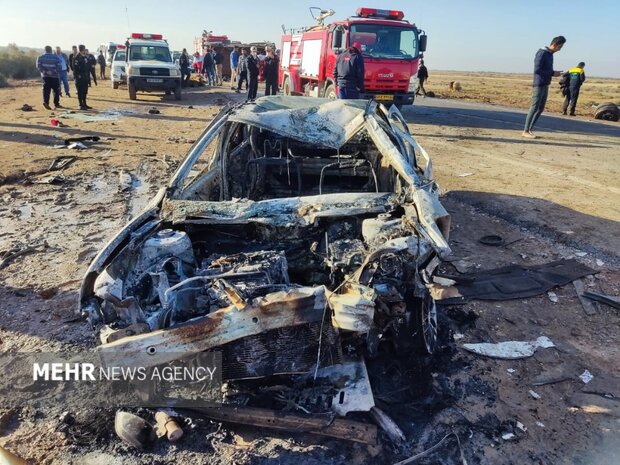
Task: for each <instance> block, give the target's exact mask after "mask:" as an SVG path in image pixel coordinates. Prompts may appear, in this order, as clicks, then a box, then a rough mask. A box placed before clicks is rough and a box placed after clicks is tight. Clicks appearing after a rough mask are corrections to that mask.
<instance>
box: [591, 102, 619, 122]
mask: <svg viewBox="0 0 620 465" xmlns="http://www.w3.org/2000/svg"><path fill="white" fill-rule="evenodd" d="M594 118H595V119H602V120H606V121H620V108H618V105H616V104H615V103H611V102H608V103H601V104H600V105H599V106H598V107H596V110H594Z"/></svg>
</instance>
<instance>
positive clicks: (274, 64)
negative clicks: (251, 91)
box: [263, 46, 279, 95]
mask: <svg viewBox="0 0 620 465" xmlns="http://www.w3.org/2000/svg"><path fill="white" fill-rule="evenodd" d="M265 52H267V56H266V57H265V62H264V63H265V67H264V68H263V76H264V78H265V95H277V93H278V63H279V62H278V57H277V56H276V55H275V53H273V48H271V47H270V46H267V47H265Z"/></svg>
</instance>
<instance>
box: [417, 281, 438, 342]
mask: <svg viewBox="0 0 620 465" xmlns="http://www.w3.org/2000/svg"><path fill="white" fill-rule="evenodd" d="M415 304H416V305H415V308H414V309H413V312H414V315H413V316H414V317H415V323H416V324H415V327H416V331H415V334H414V337H415V339H416V345H417V346H418V348H419V349H420V351H421V352H422V353H425V354H432V353H433V352H435V349H436V348H437V330H438V326H437V304H436V303H435V299H433V298H432V297H431V295H430V293H426V295H425V296H424V298H421V299H419V298H416V299H415Z"/></svg>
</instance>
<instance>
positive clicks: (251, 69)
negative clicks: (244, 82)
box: [247, 46, 259, 101]
mask: <svg viewBox="0 0 620 465" xmlns="http://www.w3.org/2000/svg"><path fill="white" fill-rule="evenodd" d="M258 66H259V64H258V52H257V49H256V47H254V46H252V48H250V56H248V58H247V69H248V100H250V101H252V100H254V99H256V94H257V92H258Z"/></svg>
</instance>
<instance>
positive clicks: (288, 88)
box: [282, 78, 291, 95]
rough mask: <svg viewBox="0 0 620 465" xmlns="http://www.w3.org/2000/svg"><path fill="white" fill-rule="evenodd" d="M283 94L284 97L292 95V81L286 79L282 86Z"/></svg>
mask: <svg viewBox="0 0 620 465" xmlns="http://www.w3.org/2000/svg"><path fill="white" fill-rule="evenodd" d="M282 93H283V94H284V95H291V81H289V80H288V78H285V79H284V83H283V84H282Z"/></svg>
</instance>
